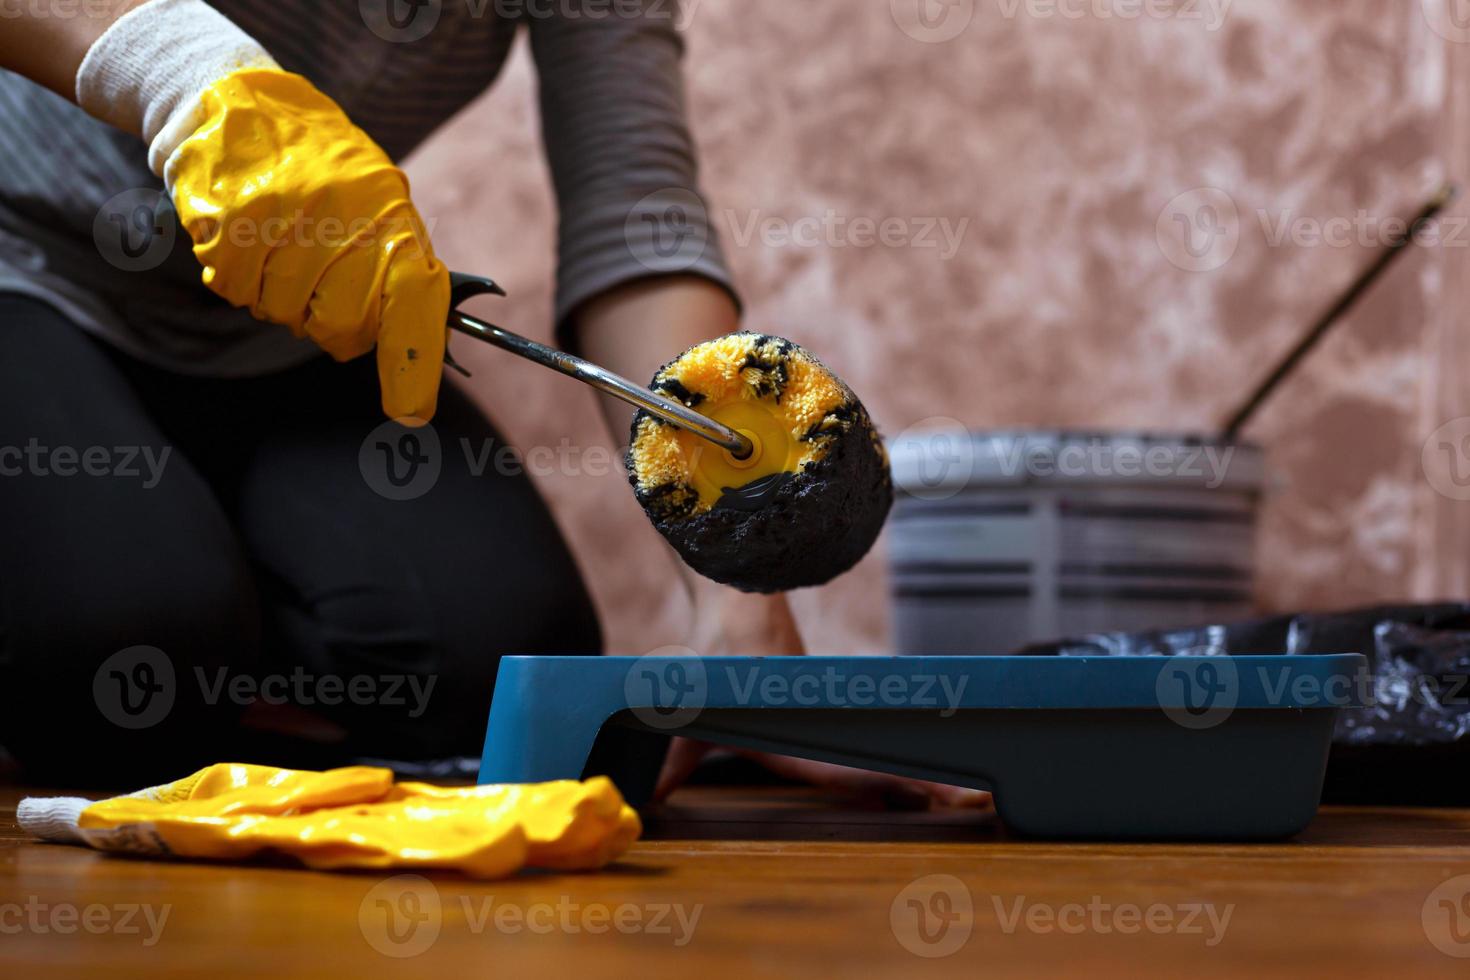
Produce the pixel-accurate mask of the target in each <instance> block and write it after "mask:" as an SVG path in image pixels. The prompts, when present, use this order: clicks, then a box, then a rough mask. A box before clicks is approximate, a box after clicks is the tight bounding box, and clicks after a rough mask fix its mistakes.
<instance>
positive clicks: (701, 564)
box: [445, 273, 893, 592]
mask: <svg viewBox="0 0 1470 980" xmlns="http://www.w3.org/2000/svg"><path fill="white" fill-rule="evenodd" d="M452 288H453V302H452V306H453V307H454V308H452V309H451V310H450V314H449V326H450V327H451V328H452V329H454V330H457V331H459V332H461V333H464V334H468V335H469V336H472V337H475V338H477V339H479V340H482V341H485V342H487V343H490V344H493V345H494V346H496V347H499V348H501V349H502V350H506V351H509V352H511V353H512V354H515V355H517V356H519V357H522V358H525V359H526V360H529V361H533V362H535V363H537V364H540V365H542V366H543V367H548V368H551V369H552V370H554V371H558V372H560V373H562V374H566V375H568V376H570V377H573V378H576V379H577V380H579V381H582V382H583V383H585V384H588V385H591V386H592V387H594V388H596V389H598V390H599V391H602V392H604V393H606V394H608V395H611V396H613V397H614V398H618V399H620V400H622V401H624V402H627V403H628V404H630V405H632V406H633V407H634V408H635V409H637V411H636V413H635V414H634V417H633V427H632V438H631V442H630V445H629V449H628V456H627V464H628V478H629V481H630V482H631V483H632V486H633V492H634V495H635V496H636V497H637V499H638V503H639V504H640V505H641V506H642V507H643V511H644V513H645V514H647V516H648V518H649V520H650V521H652V523H653V526H654V527H655V528H656V529H657V530H658V532H659V533H660V534H662V535H663V536H664V538H665V539H666V540H668V542H669V543H670V544H672V545H673V546H674V550H675V551H677V552H678V553H679V556H680V557H681V558H682V559H683V560H684V561H685V562H686V563H687V564H688V565H689V566H690V567H691V568H693V569H694V570H695V571H697V572H699V573H700V574H701V575H704V576H706V577H707V578H711V579H714V580H715V581H717V582H722V583H724V584H726V585H730V586H733V587H735V588H737V589H740V590H742V591H745V592H783V591H787V590H790V589H797V588H802V587H805V586H812V585H821V584H822V583H824V582H827V581H830V580H831V579H833V578H836V577H837V576H838V575H841V574H842V573H843V572H845V571H847V570H848V569H849V568H851V567H852V566H853V565H855V564H856V563H857V562H858V560H859V559H860V558H862V557H863V555H865V554H866V553H867V552H868V549H869V548H871V547H872V545H873V542H874V541H875V540H876V539H877V537H878V532H879V531H880V530H881V529H882V527H883V522H884V520H885V519H886V518H887V516H888V510H889V507H890V506H891V505H892V503H893V485H892V483H891V482H890V479H889V474H888V457H887V454H886V452H885V451H884V448H883V444H882V442H881V440H880V439H879V437H878V433H877V430H876V429H875V428H874V426H873V422H872V419H871V418H870V417H869V416H868V413H867V410H866V409H864V408H863V405H862V402H860V401H859V400H858V398H857V396H856V395H854V394H853V393H852V390H851V389H850V388H848V387H847V385H846V384H844V383H843V382H842V380H841V379H839V378H838V377H837V376H836V375H835V374H833V373H832V372H831V370H829V369H828V368H827V367H826V366H825V365H824V364H822V362H821V361H819V360H818V359H817V358H816V357H815V356H813V355H812V354H811V353H809V352H807V351H806V350H804V349H803V348H801V347H799V346H798V345H796V344H794V343H792V342H791V341H789V340H786V339H784V338H782V337H774V336H770V335H767V334H758V333H748V332H742V333H735V334H730V335H729V336H725V337H721V338H719V339H717V340H712V341H708V342H706V343H702V344H698V345H696V346H694V347H692V348H690V349H689V350H687V351H685V352H684V353H683V354H681V355H679V356H678V357H676V358H674V359H673V360H672V361H670V362H668V363H667V364H665V365H664V366H663V367H661V368H660V369H659V370H658V372H657V373H656V374H655V375H654V378H653V382H652V385H651V386H650V387H649V388H645V387H643V386H641V385H638V384H635V383H633V382H632V381H629V380H628V379H626V378H623V377H620V376H618V375H616V374H614V373H613V372H611V371H608V370H606V369H605V368H602V367H599V366H598V365H596V364H593V363H591V362H590V361H587V360H584V359H583V358H580V357H576V356H574V355H572V354H568V353H567V352H565V351H561V350H557V349H556V348H553V347H548V346H546V345H545V344H540V343H537V342H535V341H533V340H529V339H527V338H525V337H521V336H519V335H517V334H514V333H511V332H510V331H508V330H505V329H503V328H501V327H497V326H495V325H494V324H490V323H486V322H484V321H483V320H479V319H477V318H475V317H472V316H470V315H468V314H466V313H463V312H461V311H460V310H459V309H457V307H458V306H460V305H461V304H462V303H464V302H465V301H466V300H468V299H469V298H471V297H472V296H476V295H481V294H493V295H497V296H504V295H505V291H504V290H503V289H501V288H500V286H498V285H496V284H495V283H494V282H493V281H492V280H490V279H486V278H484V277H481V276H470V275H465V274H463V273H454V274H453V276H452ZM445 363H446V364H447V365H449V366H450V367H452V368H454V369H455V370H458V371H460V372H461V373H463V374H466V375H467V374H468V372H466V371H465V370H464V368H463V367H462V366H461V365H459V364H458V363H457V362H455V361H454V359H453V358H452V357H451V356H450V355H449V354H448V353H447V352H446V355H445Z"/></svg>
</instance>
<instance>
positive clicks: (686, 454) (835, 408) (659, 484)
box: [629, 333, 852, 515]
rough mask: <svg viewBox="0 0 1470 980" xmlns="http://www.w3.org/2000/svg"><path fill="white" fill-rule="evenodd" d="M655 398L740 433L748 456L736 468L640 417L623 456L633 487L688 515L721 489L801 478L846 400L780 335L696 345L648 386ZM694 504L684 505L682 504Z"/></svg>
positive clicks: (702, 445)
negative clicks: (748, 443)
mask: <svg viewBox="0 0 1470 980" xmlns="http://www.w3.org/2000/svg"><path fill="white" fill-rule="evenodd" d="M653 387H654V388H655V389H656V390H660V391H663V392H665V393H666V394H670V395H673V396H674V397H676V398H680V399H682V400H683V401H684V402H685V403H686V404H688V405H689V406H690V407H691V408H693V409H695V410H696V411H698V412H700V413H701V414H704V415H707V416H709V417H710V418H712V419H715V420H716V421H718V422H722V423H724V424H725V425H728V426H730V427H731V428H733V429H736V430H737V431H740V432H742V433H744V434H745V435H746V436H747V437H748V438H750V439H751V440H752V442H753V443H755V447H756V448H755V451H754V452H753V453H752V454H751V456H750V457H749V458H747V459H745V460H737V459H735V458H734V457H733V456H732V455H731V454H730V453H728V452H726V451H725V450H722V449H719V448H718V447H715V446H713V445H711V444H710V443H708V442H706V441H705V440H703V439H701V438H699V437H698V436H695V435H692V434H691V433H689V432H686V431H684V430H683V429H680V428H677V427H675V426H671V425H668V424H666V423H663V422H661V421H659V420H658V419H655V418H652V417H649V416H645V417H643V418H642V419H641V420H640V421H639V423H638V428H637V431H636V432H635V434H634V439H633V445H632V447H631V449H630V452H629V457H630V460H631V463H632V469H633V476H634V478H635V480H636V481H637V485H638V486H639V487H640V488H644V489H648V490H651V489H653V488H666V489H665V490H664V499H665V504H666V505H667V506H669V507H670V508H671V509H673V510H679V511H684V512H686V513H688V514H690V515H693V514H699V513H703V512H705V511H707V510H709V509H710V508H711V507H713V506H714V505H715V503H716V502H717V501H718V500H719V499H720V497H721V495H722V494H723V493H724V491H725V490H726V489H727V488H738V487H741V486H745V485H747V484H749V483H753V482H754V481H756V480H759V479H761V478H762V477H768V476H771V475H774V474H777V473H783V472H785V473H799V472H801V470H802V469H803V468H804V467H805V466H806V465H807V464H809V463H813V462H816V461H818V460H820V459H821V458H822V457H823V455H824V454H825V453H826V452H827V448H828V444H829V440H828V439H827V438H825V436H826V435H829V434H833V433H835V432H837V431H838V430H839V429H840V428H841V427H842V426H844V425H846V424H847V421H846V420H845V418H844V416H843V415H842V414H841V412H840V410H841V409H843V408H844V407H846V406H848V405H850V404H851V402H852V394H851V392H849V391H848V390H847V388H846V387H845V386H844V385H843V384H842V382H840V381H838V380H837V379H836V378H835V377H834V376H833V375H832V373H831V372H830V371H828V370H827V369H826V368H825V367H823V366H822V364H821V363H820V362H818V361H817V360H816V359H815V358H813V357H812V356H811V355H810V354H807V353H806V352H805V351H804V350H802V349H801V348H799V347H797V346H796V345H795V344H792V343H791V342H790V341H787V340H782V339H781V338H779V337H768V336H763V335H761V334H754V333H738V334H731V335H729V336H726V337H721V338H719V339H718V340H712V341H709V342H707V343H704V344H700V345H699V346H697V347H694V348H692V349H690V350H689V351H687V352H686V353H685V354H684V355H683V356H681V357H679V358H678V359H677V360H675V361H674V362H672V363H671V364H669V365H668V366H666V367H665V368H664V369H663V370H661V371H660V372H659V373H658V375H657V376H655V378H654V383H653ZM691 501H692V507H691V506H690V504H691Z"/></svg>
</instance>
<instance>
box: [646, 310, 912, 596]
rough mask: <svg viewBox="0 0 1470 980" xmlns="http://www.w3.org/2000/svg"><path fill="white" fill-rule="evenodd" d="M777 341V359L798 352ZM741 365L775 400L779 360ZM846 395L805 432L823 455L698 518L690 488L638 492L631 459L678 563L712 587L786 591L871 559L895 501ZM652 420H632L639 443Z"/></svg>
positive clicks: (878, 454) (736, 492)
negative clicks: (752, 370) (643, 426)
mask: <svg viewBox="0 0 1470 980" xmlns="http://www.w3.org/2000/svg"><path fill="white" fill-rule="evenodd" d="M762 339H765V338H762ZM782 343H783V344H785V345H786V346H785V347H784V348H783V349H782V353H783V354H785V353H787V352H789V351H791V350H799V348H796V347H795V345H794V344H791V343H790V342H789V341H783V342H782ZM807 356H808V357H810V355H807ZM677 360H678V359H676V360H675V361H672V362H670V364H668V365H665V366H664V368H663V369H660V374H662V373H663V371H664V370H667V369H668V368H669V367H671V366H672V365H673V364H675V363H677ZM812 360H815V358H813V359H812ZM746 366H747V367H756V368H759V369H760V371H759V376H758V378H757V379H756V380H755V381H754V382H753V388H754V390H755V391H756V393H757V394H759V395H761V396H764V397H775V398H778V399H779V397H780V393H781V390H782V388H783V387H784V386H785V384H786V382H787V369H786V366H785V364H783V363H780V362H776V363H770V364H766V363H751V362H747V365H746ZM823 369H824V370H825V368H823ZM665 390H668V387H667V385H665ZM690 394H693V393H690ZM848 394H849V399H848V401H847V402H846V403H845V404H843V405H841V406H839V407H838V408H837V409H835V410H833V411H831V412H829V413H828V415H827V416H826V418H824V419H823V420H822V421H821V422H820V423H819V424H818V425H816V426H813V428H812V430H811V431H810V432H808V433H806V434H805V435H804V436H803V440H804V441H816V440H826V441H827V442H828V443H829V445H828V447H827V450H826V452H825V454H823V455H822V457H821V458H820V459H817V460H815V461H813V462H810V463H807V464H806V466H805V467H804V468H803V469H802V471H801V472H798V473H778V474H774V475H773V476H768V477H763V478H761V479H760V480H756V481H753V482H752V483H751V484H747V485H746V486H745V487H738V488H725V492H724V495H723V496H722V497H721V498H720V500H719V502H718V503H716V504H715V505H714V506H713V507H711V508H710V509H708V510H706V511H704V512H703V513H694V511H695V509H696V502H697V499H698V498H697V494H696V493H695V492H694V490H693V489H692V487H689V486H684V485H679V484H665V485H663V486H658V487H650V488H643V487H640V486H639V485H638V481H637V475H636V473H635V472H634V468H633V465H632V458H631V454H630V458H629V467H628V468H629V480H630V482H631V483H632V484H633V488H634V492H635V494H636V495H637V497H638V501H639V503H640V504H642V505H643V509H644V511H645V513H647V515H648V517H649V519H650V520H651V521H652V522H653V525H654V527H655V528H656V529H657V530H658V532H659V533H660V534H662V535H663V536H664V537H665V538H666V539H667V540H668V541H669V543H670V544H672V545H673V546H674V548H675V550H677V551H678V552H679V555H680V557H682V558H683V559H684V561H685V562H686V563H688V564H689V566H690V567H692V568H693V569H694V570H695V571H697V572H699V573H700V574H701V575H704V576H705V577H707V578H711V579H713V580H715V581H716V582H722V583H724V584H726V585H730V586H733V587H735V588H737V589H740V590H741V591H744V592H784V591H787V590H790V589H798V588H803V587H806V586H813V585H821V584H823V583H825V582H828V581H830V580H832V579H833V578H836V577H837V576H838V575H841V574H842V573H843V572H845V571H847V570H848V569H850V568H851V567H852V566H853V565H855V564H856V563H857V562H858V560H859V559H861V558H862V557H863V555H865V554H867V552H868V549H869V548H871V547H872V546H873V542H874V541H875V540H876V539H877V537H878V532H879V531H880V530H882V527H883V523H884V521H885V520H886V519H887V517H888V511H889V508H890V507H891V506H892V503H893V484H892V482H891V480H890V478H889V473H888V460H887V456H886V454H885V452H884V450H883V448H882V445H881V443H880V442H879V439H878V435H877V432H876V431H875V429H874V428H873V424H872V421H871V419H870V418H869V417H868V413H867V411H866V410H865V409H864V408H863V406H862V404H861V403H860V402H859V401H858V400H857V398H856V397H855V396H852V395H851V392H848ZM695 400H698V399H695ZM649 417H650V416H648V414H647V413H646V412H643V411H639V412H638V413H637V414H636V415H635V416H634V419H633V436H634V439H635V440H636V438H637V434H638V430H639V426H640V423H641V422H642V421H643V420H644V419H645V418H649Z"/></svg>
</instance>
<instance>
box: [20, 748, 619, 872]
mask: <svg viewBox="0 0 1470 980" xmlns="http://www.w3.org/2000/svg"><path fill="white" fill-rule="evenodd" d="M17 818H18V820H19V822H20V824H21V826H22V827H24V828H25V829H26V830H28V831H30V832H31V833H33V834H36V835H37V836H40V837H44V838H47V839H51V840H64V841H71V842H80V843H85V844H88V845H89V846H91V847H94V848H97V849H98V850H103V851H119V852H126V853H132V854H146V855H153V856H163V857H170V856H176V857H187V858H209V859H215V860H241V859H245V858H249V857H253V856H256V855H258V854H262V853H265V852H269V853H274V854H285V855H290V856H292V857H294V858H296V859H297V860H299V861H300V862H301V863H303V864H305V865H306V866H307V867H310V868H317V869H320V870H336V869H346V868H359V869H363V868H366V869H377V870H381V869H385V868H412V869H421V870H422V869H436V868H437V869H454V870H458V871H461V872H463V873H465V874H467V875H471V876H474V877H477V878H499V877H504V876H506V875H509V874H513V873H514V872H515V871H517V870H518V869H520V868H522V867H526V866H530V867H541V868H553V869H557V870H592V869H596V868H600V867H603V866H604V865H606V864H608V863H609V862H611V861H613V860H616V859H617V858H618V857H620V856H621V855H622V854H624V853H625V852H626V851H627V849H628V848H629V847H630V846H631V845H632V843H633V842H634V841H635V840H637V838H638V835H639V833H641V830H642V828H641V825H640V823H639V820H638V815H637V814H636V813H635V812H634V811H633V809H632V808H631V807H629V806H628V805H627V804H626V803H624V802H623V798H622V796H621V794H619V793H618V791H617V788H616V787H614V786H613V784H612V783H611V782H610V781H609V780H607V779H606V778H603V777H595V778H593V779H589V780H587V781H586V782H577V781H575V780H565V781H560V782H551V783H540V784H532V785H526V786H474V787H465V788H443V787H436V786H429V785H426V784H423V783H402V784H399V785H396V786H395V785H394V784H393V774H392V772H391V771H390V770H387V769H376V768H369V767H365V766H354V767H349V768H344V769H332V770H328V771H327V772H303V771H297V770H291V769H276V768H273V767H270V766H250V765H240V764H234V763H222V764H219V765H214V766H209V767H207V768H205V769H202V770H200V771H199V772H197V773H195V774H193V775H192V776H189V777H186V778H185V779H181V780H178V781H177V782H174V783H169V784H167V785H165V786H158V787H153V788H151V789H146V790H142V791H140V792H138V793H134V794H132V795H130V796H121V797H116V798H114V799H109V800H99V801H97V802H95V803H93V802H89V801H84V800H24V801H22V803H21V806H20V807H19V809H18V811H17Z"/></svg>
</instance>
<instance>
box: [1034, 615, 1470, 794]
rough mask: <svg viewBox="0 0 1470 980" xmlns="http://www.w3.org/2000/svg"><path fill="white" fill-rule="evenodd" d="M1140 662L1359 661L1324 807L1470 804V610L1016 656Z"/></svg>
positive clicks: (1247, 627)
mask: <svg viewBox="0 0 1470 980" xmlns="http://www.w3.org/2000/svg"><path fill="white" fill-rule="evenodd" d="M1020 652H1021V653H1024V654H1034V655H1039V656H1047V655H1051V656H1064V657H1067V656H1088V657H1100V656H1109V657H1127V656H1133V657H1143V656H1176V655H1181V654H1183V655H1193V656H1232V655H1233V656H1241V655H1273V654H1284V655H1288V656H1289V655H1292V654H1326V653H1361V654H1363V655H1364V656H1365V657H1367V658H1368V672H1367V676H1366V677H1364V678H1361V679H1359V681H1358V684H1357V688H1356V689H1357V691H1358V692H1361V693H1360V696H1361V698H1362V700H1363V702H1364V704H1363V706H1362V707H1346V708H1343V709H1341V713H1340V714H1339V715H1338V719H1337V728H1336V731H1335V733H1334V735H1333V751H1332V760H1331V762H1330V763H1329V765H1328V773H1327V784H1326V787H1325V790H1324V799H1325V800H1327V801H1328V802H1359V803H1416V804H1455V805H1470V604H1464V603H1440V604H1435V605H1405V606H1373V607H1369V608H1366V609H1354V610H1348V611H1345V612H1331V613H1295V614H1290V615H1283V616H1274V617H1271V618H1268V619H1255V620H1247V621H1243V622H1238V623H1224V624H1212V625H1207V626H1198V627H1192V628H1187V629H1174V630H1155V631H1147V632H1139V633H1095V634H1090V635H1087V636H1082V637H1077V638H1074V639H1067V640H1061V641H1057V642H1053V643H1044V644H1037V645H1033V646H1029V647H1026V648H1025V649H1023V650H1021V651H1020Z"/></svg>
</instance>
